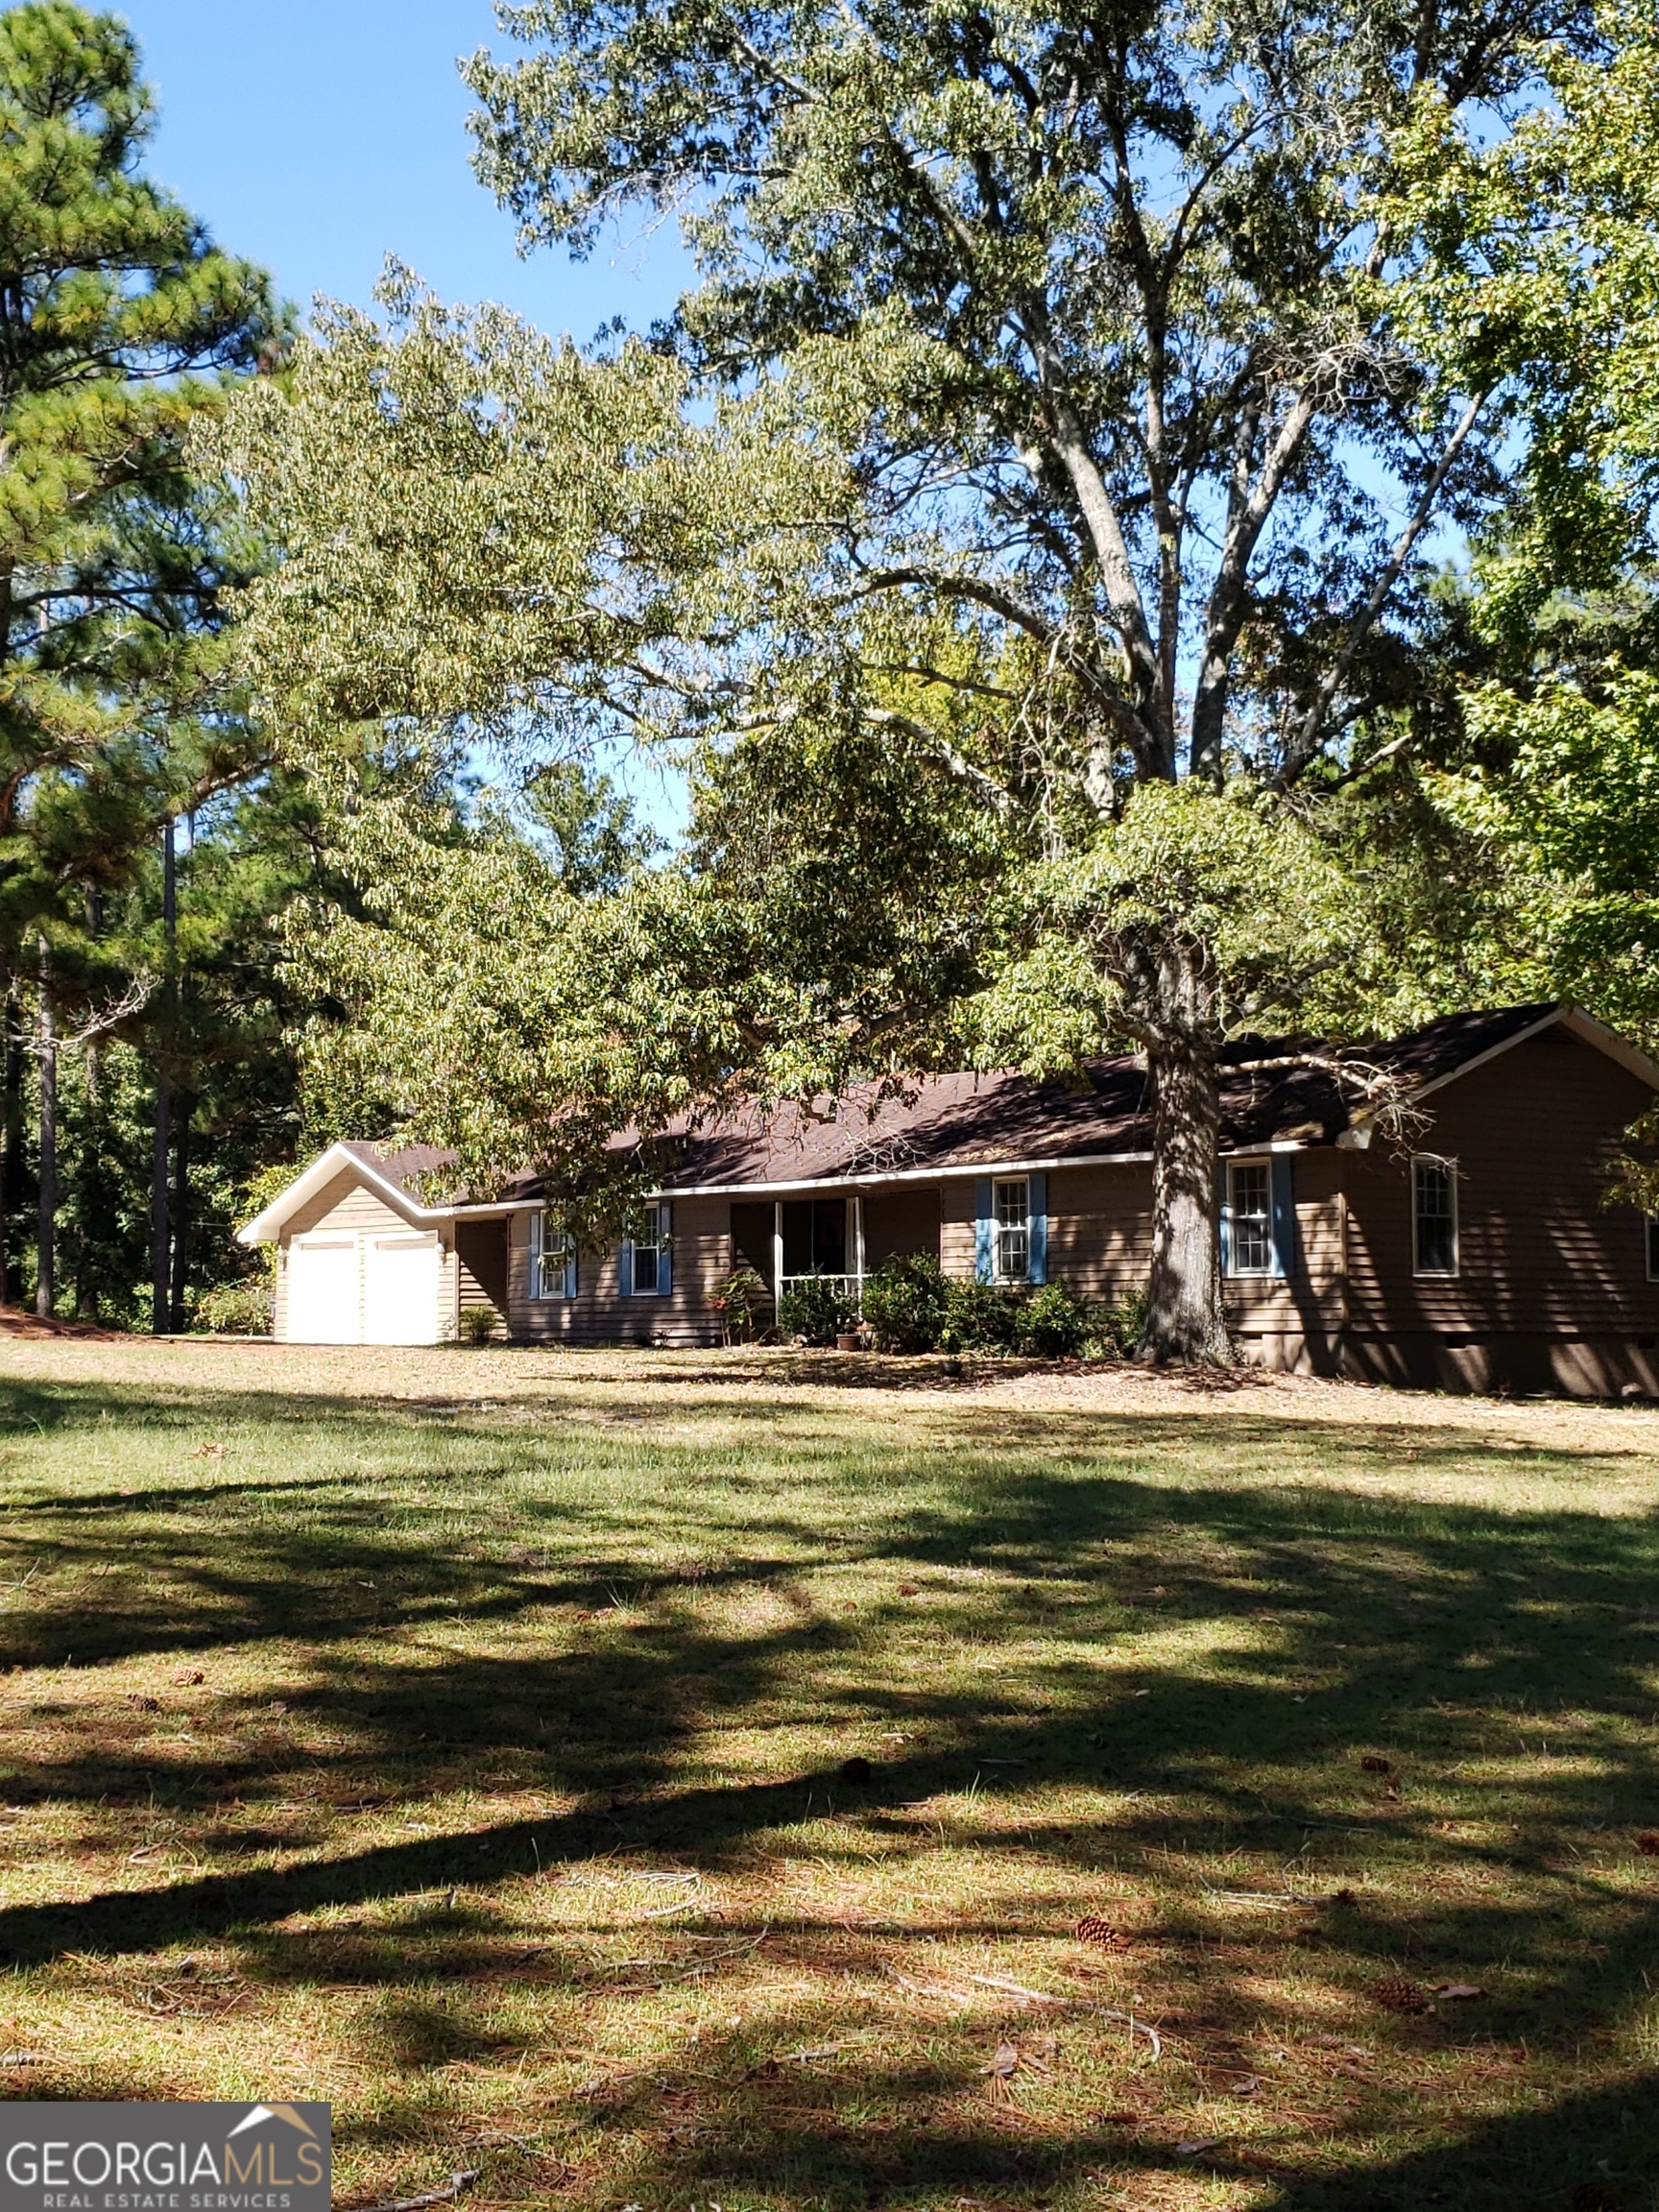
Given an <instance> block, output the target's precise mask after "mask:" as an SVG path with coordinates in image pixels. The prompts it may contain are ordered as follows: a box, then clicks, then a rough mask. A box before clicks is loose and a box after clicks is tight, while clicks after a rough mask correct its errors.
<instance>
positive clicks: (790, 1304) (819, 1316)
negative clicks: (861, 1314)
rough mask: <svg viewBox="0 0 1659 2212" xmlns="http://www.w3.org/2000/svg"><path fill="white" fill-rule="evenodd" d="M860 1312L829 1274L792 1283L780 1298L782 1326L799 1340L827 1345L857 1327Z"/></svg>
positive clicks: (779, 1319)
mask: <svg viewBox="0 0 1659 2212" xmlns="http://www.w3.org/2000/svg"><path fill="white" fill-rule="evenodd" d="M857 1318H858V1315H857V1311H856V1309H855V1308H854V1306H853V1304H852V1302H851V1300H849V1299H848V1297H847V1296H846V1294H845V1293H844V1292H843V1291H842V1290H841V1289H840V1288H839V1287H838V1286H836V1285H835V1284H834V1283H832V1282H831V1281H830V1280H829V1277H828V1276H824V1275H808V1276H806V1277H805V1278H804V1279H803V1280H802V1281H801V1282H799V1283H795V1284H793V1285H791V1286H790V1287H789V1288H788V1289H787V1290H785V1291H784V1293H783V1295H782V1296H781V1298H780V1299H779V1301H778V1328H779V1331H780V1333H781V1334H782V1335H783V1336H785V1337H790V1338H793V1339H794V1340H795V1341H796V1342H797V1343H801V1344H813V1345H818V1346H823V1345H827V1344H833V1343H834V1341H835V1339H836V1337H837V1336H839V1335H841V1334H843V1333H844V1332H845V1331H847V1330H850V1329H851V1328H853V1327H854V1324H855V1322H856V1321H857Z"/></svg>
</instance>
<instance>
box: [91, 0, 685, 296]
mask: <svg viewBox="0 0 1659 2212" xmlns="http://www.w3.org/2000/svg"><path fill="white" fill-rule="evenodd" d="M120 12H121V13H122V14H123V15H124V16H125V17H126V19H127V21H128V23H129V24H130V25H131V26H132V31H133V33H134V35H135V36H136V37H137V39H138V42H139V46H140V48H141V50H142V53H143V59H144V70H145V75H146V77H147V78H148V79H149V81H150V83H151V84H152V86H153V87H154V89H155V91H156V95H157V98H158V101H159V104H160V110H161V120H160V128H159V130H158V132H156V138H155V140H154V141H153V146H152V152H151V156H150V160H149V162H148V164H147V166H148V168H149V169H150V172H151V174H152V175H154V176H155V177H156V178H157V179H158V180H160V181H162V182H163V183H166V184H168V185H170V186H171V187H172V188H173V189H174V190H175V191H176V192H177V193H178V194H179V196H180V199H182V200H183V201H184V202H185V204H186V205H188V206H189V207H190V208H191V209H192V210H193V211H194V212H195V213H196V214H198V215H200V216H202V217H203V218H204V220H205V221H206V222H207V223H208V225H209V226H210V227H211V228H212V230H213V233H214V236H215V237H216V239H217V240H218V242H219V243H220V244H221V245H222V246H225V247H227V248H228V249H229V250H230V251H231V252H237V253H245V254H247V255H248V256H249V257H250V258H251V259H252V260H255V261H259V262H262V263H263V264H264V266H265V267H266V268H268V269H269V270H270V271H271V272H272V274H273V275H274V276H275V277H276V281H277V283H278V284H279V285H280V286H281V288H282V290H283V292H284V293H285V294H286V295H287V297H288V298H289V299H291V300H294V301H298V302H299V303H300V305H301V307H302V308H307V309H308V308H309V305H310V301H311V298H312V295H313V294H314V293H318V292H322V293H326V294H328V295H330V296H331V297H333V298H335V299H341V300H349V301H356V302H358V303H360V304H361V303H366V302H367V301H368V298H369V291H370V287H371V286H372V285H373V281H374V278H375V276H376V274H377V272H378V270H379V268H380V264H381V261H382V260H383V258H384V257H385V255H386V254H387V253H388V252H396V253H397V254H398V255H399V256H400V258H401V259H403V260H404V261H406V262H408V263H409V265H410V266H411V267H412V268H414V269H417V270H419V271H420V273H421V276H424V277H425V278H426V279H427V281H428V282H429V283H430V284H431V285H432V286H433V287H434V289H435V290H437V291H438V292H440V293H441V294H442V295H443V296H444V298H445V299H446V300H449V301H460V300H499V301H505V302H506V303H507V304H508V305H509V306H512V307H515V308H517V310H518V311H519V312H520V313H521V314H524V315H527V316H528V317H529V318H530V319H531V320H532V321H533V322H535V323H538V324H540V325H541V326H542V327H543V328H545V329H549V330H553V331H564V330H568V331H569V332H570V333H571V335H572V336H573V337H576V338H578V339H584V338H588V337H589V336H591V335H592V333H593V332H594V331H595V330H596V329H597V328H598V326H599V325H600V324H601V323H604V322H607V321H608V320H609V319H610V318H611V317H612V316H614V315H621V316H623V317H625V318H626V319H627V321H628V322H629V323H630V324H634V325H644V324H647V323H649V322H650V321H651V320H652V319H653V318H654V317H655V316H656V315H658V314H660V313H661V311H662V310H663V309H664V308H666V307H667V306H669V305H670V304H671V303H672V301H673V299H674V296H675V294H676V292H677V290H678V289H679V286H680V284H681V282H682V281H684V277H685V261H684V259H683V257H682V255H681V252H680V248H679V243H678V240H677V238H676V236H675V234H674V232H673V230H672V228H671V227H663V228H658V229H656V230H655V231H652V230H651V229H650V227H649V226H648V225H647V224H646V222H645V221H644V220H643V219H641V220H640V221H639V222H638V223H637V225H635V227H634V230H633V234H632V235H629V234H626V233H625V234H623V235H622V236H620V237H618V238H616V239H615V240H613V241H612V242H611V243H610V245H609V246H602V247H601V248H600V250H599V251H598V252H596V253H595V254H594V255H593V257H592V259H591V260H589V261H588V262H585V263H583V264H581V265H579V266H577V265H573V264H572V263H571V262H569V261H568V260H567V259H566V258H565V255H564V254H563V253H559V252H547V251H542V252H538V253H537V254H535V255H534V256H533V257H532V258H531V259H529V260H527V261H524V260H520V259H519V258H518V257H517V253H516V252H515V250H514V242H513V223H512V220H511V218H510V217H509V216H507V215H506V214H504V213H503V212H502V211H501V209H500V208H498V207H497V206H496V204H495V203H494V202H493V200H492V199H491V198H490V196H489V195H488V194H487V193H486V192H485V191H484V190H483V189H482V188H481V187H480V186H479V185H478V184H477V183H476V182H475V181H474V180H473V177H472V172H471V170H470V168H469V166H468V154H469V149H470V145H471V141H470V139H469V137H468V135H467V132H466V129H465V122H466V116H467V112H468V109H469V106H470V104H471V103H470V99H469V94H468V92H467V89H466V87H465V85H463V84H462V83H461V81H460V79H459V77H458V76H457V75H456V70H455V62H456V58H457V57H458V56H460V55H464V54H469V53H471V52H472V51H473V50H474V49H475V48H477V47H478V46H480V45H485V44H488V45H492V46H493V47H494V48H495V50H496V51H497V52H501V53H507V52H511V51H514V50H515V49H514V48H513V47H512V44H511V41H509V40H507V39H504V38H503V37H502V36H501V35H500V34H499V33H498V32H497V31H496V29H495V26H494V21H493V14H492V11H491V7H490V0H129V4H128V5H126V6H123V7H121V8H120Z"/></svg>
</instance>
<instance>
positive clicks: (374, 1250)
mask: <svg viewBox="0 0 1659 2212" xmlns="http://www.w3.org/2000/svg"><path fill="white" fill-rule="evenodd" d="M439 1263H440V1253H439V1249H438V1239H437V1238H436V1237H397V1236H393V1237H366V1238H364V1240H363V1341H364V1343H365V1344H436V1343H437V1341H438V1275H439Z"/></svg>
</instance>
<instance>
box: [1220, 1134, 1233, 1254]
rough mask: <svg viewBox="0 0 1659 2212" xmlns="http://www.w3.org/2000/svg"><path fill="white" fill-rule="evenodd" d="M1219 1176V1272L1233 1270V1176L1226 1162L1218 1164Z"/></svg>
mask: <svg viewBox="0 0 1659 2212" xmlns="http://www.w3.org/2000/svg"><path fill="white" fill-rule="evenodd" d="M1219 1171H1220V1176H1221V1272H1222V1274H1223V1275H1231V1274H1232V1272H1233V1178H1232V1176H1231V1174H1230V1173H1229V1172H1228V1167H1227V1163H1226V1161H1225V1160H1223V1161H1222V1162H1221V1164H1220V1170H1219Z"/></svg>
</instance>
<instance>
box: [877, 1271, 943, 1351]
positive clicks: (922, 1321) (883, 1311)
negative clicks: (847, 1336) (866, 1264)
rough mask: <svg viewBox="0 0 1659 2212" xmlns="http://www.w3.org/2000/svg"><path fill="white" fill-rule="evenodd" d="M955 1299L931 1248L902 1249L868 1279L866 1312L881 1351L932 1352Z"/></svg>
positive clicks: (878, 1348) (878, 1349)
mask: <svg viewBox="0 0 1659 2212" xmlns="http://www.w3.org/2000/svg"><path fill="white" fill-rule="evenodd" d="M949 1305H950V1285H949V1284H948V1283H947V1282H946V1280H945V1270H944V1269H943V1268H942V1267H941V1266H940V1264H939V1262H938V1261H937V1260H935V1259H934V1257H933V1255H932V1253H931V1252H897V1253H895V1254H894V1255H893V1257H892V1258H891V1259H890V1260H883V1261H882V1262H881V1264H880V1266H879V1267H878V1268H876V1269H874V1271H873V1272H872V1273H871V1274H869V1275H867V1276H866V1277H865V1279H864V1299H863V1307H862V1311H863V1315H864V1321H865V1325H866V1326H867V1328H868V1329H869V1331H870V1334H871V1335H872V1337H873V1338H874V1339H875V1344H876V1349H877V1351H878V1352H932V1351H934V1350H935V1349H936V1348H937V1346H938V1343H939V1336H940V1332H941V1331H942V1330H943V1328H944V1326H945V1315H946V1311H947V1310H948V1308H949Z"/></svg>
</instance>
